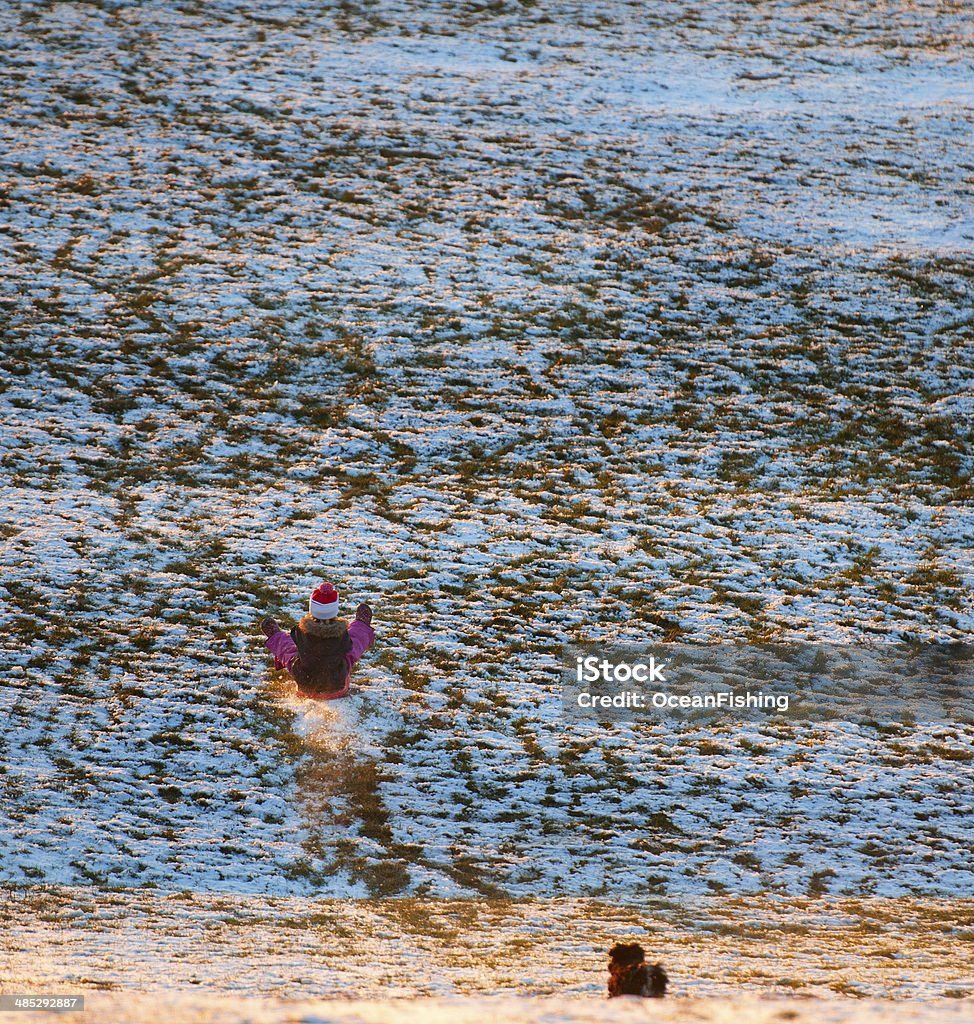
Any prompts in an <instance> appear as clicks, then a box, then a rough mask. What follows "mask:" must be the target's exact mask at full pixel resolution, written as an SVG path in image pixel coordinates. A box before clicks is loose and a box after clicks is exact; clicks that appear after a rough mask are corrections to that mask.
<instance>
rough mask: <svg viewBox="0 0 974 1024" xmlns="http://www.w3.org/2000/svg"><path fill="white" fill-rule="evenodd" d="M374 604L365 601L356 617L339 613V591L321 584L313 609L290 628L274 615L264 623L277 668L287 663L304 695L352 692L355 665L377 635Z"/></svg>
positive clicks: (322, 696)
mask: <svg viewBox="0 0 974 1024" xmlns="http://www.w3.org/2000/svg"><path fill="white" fill-rule="evenodd" d="M371 623H372V609H371V608H370V607H369V606H368V605H367V604H360V605H359V606H358V608H357V609H356V611H355V620H354V621H353V622H350V623H349V622H346V621H345V619H340V618H338V591H337V590H335V588H334V587H333V586H332V585H331V584H330V583H322V584H321V585H320V586H319V587H318V588H317V589H316V590H315V591H314V593H313V594H312V595H311V600H310V601H309V602H308V614H307V615H305V616H304V618H302V619H301V621H300V622H299V623H298V624H297V625H296V626H295V627H294V629H292V630H291V632H290V633H286V632H285V631H284V630H283V629H281V627H280V626H279V625H278V624H277V623H276V622H275V621H274V620H273V619H270V618H267V619H264V621H263V622H262V623H261V624H260V628H261V629H262V630H263V631H264V636H266V637H267V643H266V647H267V649H268V650H269V651H270V652H271V654H273V655H274V668H286V669H287V670H288V672H290V673H291V676H292V677H293V678H294V681H295V682H296V683H297V684H298V693H299V694H300V695H301V696H302V697H312V698H314V699H315V700H333V699H334V698H336V697H344V696H345V695H346V694H347V693H348V688H349V684H350V682H351V672H352V666H353V665H354V664H355V662H357V661H358V660H359V658H361V657H362V655H363V654H364V653H365V652H366V651H367V650H368V648H369V646H370V645H371V643H372V641H373V640H374V639H375V631H374V630H373V629H372V625H371Z"/></svg>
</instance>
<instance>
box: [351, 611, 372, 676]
mask: <svg viewBox="0 0 974 1024" xmlns="http://www.w3.org/2000/svg"><path fill="white" fill-rule="evenodd" d="M348 636H349V639H350V640H351V641H352V649H351V650H350V651H349V652H348V654H346V655H345V661H346V662H347V663H348V668H349V671H351V668H352V666H353V665H354V664H355V662H357V661H358V660H359V658H361V657H362V655H363V654H365V652H366V651H367V650H368V649H369V647H370V646H371V644H372V641H373V640H374V639H375V630H374V629H373V628H372V627H371V626H366V624H365V623H364V622H359V621H358V619H356V620H355V621H354V622H352V623H351V624H350V625H349V627H348Z"/></svg>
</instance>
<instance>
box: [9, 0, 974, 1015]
mask: <svg viewBox="0 0 974 1024" xmlns="http://www.w3.org/2000/svg"><path fill="white" fill-rule="evenodd" d="M0 38H3V39H4V40H5V46H4V47H3V48H2V49H0V65H2V72H3V78H4V105H3V109H2V110H0V140H2V156H0V213H2V217H0V254H2V260H0V316H2V321H3V331H2V335H0V414H2V422H3V430H2V431H0V468H2V472H0V712H2V714H3V716H4V719H5V722H6V728H5V729H4V730H3V732H2V734H0V881H2V883H3V884H4V885H6V886H9V887H11V889H12V891H19V889H20V888H21V887H24V886H30V885H44V886H55V887H74V886H79V885H84V886H89V887H90V888H91V890H92V891H93V892H96V893H102V894H104V893H108V892H111V891H112V890H114V889H116V888H123V889H128V888H132V889H145V890H146V891H149V892H151V891H158V892H160V893H163V892H166V893H168V892H173V891H182V890H187V891H194V892H200V893H210V894H215V893H222V894H225V897H226V898H227V899H245V898H257V897H267V898H271V897H273V898H280V899H304V898H311V897H312V896H313V897H315V898H322V899H330V900H345V899H349V900H352V899H363V898H365V897H385V896H392V895H396V896H409V897H414V898H418V899H428V900H436V899H458V900H471V899H476V898H490V899H497V900H504V899H509V898H516V899H525V900H527V899H534V898H537V897H538V896H539V895H542V894H543V895H547V896H552V897H554V896H557V897H564V898H576V897H598V898H601V899H604V900H607V901H616V902H617V903H619V904H620V905H624V904H626V903H627V901H640V900H643V899H645V898H648V897H656V898H667V899H672V900H675V901H680V900H689V899H701V898H704V897H708V896H721V895H722V894H724V895H730V896H738V895H742V896H748V897H753V898H758V897H770V896H776V897H781V898H804V897H806V896H813V897H819V896H822V895H823V894H831V895H832V896H833V897H834V898H836V899H843V898H852V897H856V898H863V897H875V898H892V899H897V898H904V899H906V898H911V899H917V900H920V901H924V900H926V901H930V902H931V905H935V904H936V901H938V900H941V899H946V898H963V897H966V896H968V894H969V893H970V892H971V887H972V884H974V869H972V867H971V865H970V850H971V844H972V824H971V823H972V820H974V818H972V815H974V732H972V730H971V727H970V726H964V725H960V724H956V723H951V722H946V721H941V722H918V723H910V722H894V723H889V722H870V721H868V720H864V721H862V722H830V723H802V722H798V721H789V722H767V723H758V724H755V723H742V722H738V721H734V720H726V721H722V722H717V723H716V724H715V723H710V724H699V723H698V724H693V723H684V724H679V723H674V722H668V721H661V720H658V721H649V722H645V721H644V722H634V723H615V724H613V725H608V726H600V725H598V724H596V723H595V722H586V721H583V720H572V721H567V720H565V718H564V717H563V715H562V711H561V703H560V699H559V687H558V671H557V657H558V653H559V651H560V650H561V648H563V647H565V646H567V645H572V644H578V643H585V642H598V641H606V640H613V641H616V640H618V641H630V642H645V641H647V640H654V641H655V640H662V639H664V638H677V637H678V638H680V639H684V640H697V641H715V640H721V641H731V640H742V641H743V640H747V641H755V640H757V641H761V640H800V639H827V640H830V641H835V640H842V641H847V642H849V643H853V644H855V643H861V642H864V641H870V642H874V641H877V640H879V641H903V640H917V639H928V640H937V641H957V640H964V639H968V638H969V637H970V636H971V633H972V629H974V602H972V599H971V593H972V587H974V555H972V551H974V516H972V514H971V471H972V463H974V456H972V451H974V448H972V440H974V438H972V435H971V422H970V412H971V408H972V398H971V396H972V394H974V359H972V355H974V353H972V345H974V335H972V332H971V325H972V318H971V312H970V295H971V283H972V279H974V269H972V268H974V217H972V211H974V178H972V170H974V132H972V131H971V127H972V110H974V86H972V83H974V67H972V64H974V59H972V53H974V15H972V12H971V10H970V8H969V5H966V4H961V3H956V2H948V0H943V2H940V3H936V2H932V0H931V2H929V3H913V4H896V5H887V4H883V5H870V4H862V3H859V2H853V0H828V2H823V3H818V4H814V5H808V4H801V5H795V4H792V3H786V2H774V0H772V2H767V3H761V4H753V3H748V2H744V0H740V2H738V0H722V2H715V3H710V4H703V5H700V4H689V3H683V2H679V0H668V2H661V3H657V4H651V5H644V4H628V3H623V2H622V0H594V2H585V3H581V2H569V0H565V2H560V3H555V4H542V5H532V4H515V3H508V2H498V3H492V4H481V3H473V2H469V3H468V2H459V0H458V2H448V0H444V2H440V3H437V4H425V3H419V2H414V0H380V2H376V3H356V2H349V3H342V4H340V5H331V4H319V3H312V2H310V0H289V2H286V3H275V4H273V5H258V4H249V3H239V2H237V0H233V2H231V0H214V2H207V3H202V2H197V0H186V2H183V3H179V4H172V3H167V2H161V0H157V2H153V0H147V2H145V3H139V4H126V3H121V2H115V0H98V2H96V3H81V2H76V3H75V2H69V3H51V2H47V0H11V2H8V3H6V4H3V5H2V7H0ZM323 578H331V579H333V580H334V581H335V582H336V583H337V584H338V586H339V588H340V590H341V592H342V595H343V602H344V605H343V607H344V608H346V609H348V610H351V609H352V608H354V606H355V604H356V603H357V602H358V601H359V600H368V601H370V602H371V603H372V604H373V605H374V607H375V615H376V619H375V625H376V628H377V633H378V642H377V644H376V646H375V648H374V649H373V650H372V651H370V652H369V653H368V655H367V656H366V658H365V659H364V660H363V662H362V663H361V664H360V666H359V667H358V668H357V669H356V673H355V686H354V688H353V692H352V696H351V697H350V698H348V699H347V700H345V701H342V702H339V703H337V704H336V705H334V706H328V707H318V706H311V705H309V704H308V703H307V702H303V701H299V700H297V699H295V698H294V696H293V694H292V693H291V690H290V688H289V687H288V685H287V680H286V679H285V678H283V677H281V676H280V675H279V674H274V673H273V672H271V671H270V670H269V668H268V658H267V655H266V652H265V651H264V650H263V648H262V642H261V637H260V633H259V628H258V623H259V621H260V619H261V618H262V617H263V616H264V615H265V614H273V615H275V616H276V617H278V618H279V619H281V621H282V622H283V621H286V622H290V621H291V620H292V619H294V618H296V617H297V616H298V615H300V614H301V611H302V610H303V606H304V604H305V602H306V599H307V594H308V592H309V590H310V589H311V588H312V587H313V585H314V584H315V583H316V582H317V581H319V580H321V579H323ZM59 891H60V890H59ZM271 916H273V913H272V914H271ZM963 927H968V928H969V925H967V926H962V925H958V928H961V929H963ZM965 934H966V933H965ZM724 994H726V993H724ZM194 1012H195V1011H194ZM201 1012H202V1011H201ZM214 1012H216V1011H214ZM261 1012H263V1011H261ZM267 1012H268V1013H271V1012H277V1011H271V1010H268V1011H267ZM282 1012H283V1011H282ZM336 1012H337V1011H336ZM348 1012H349V1013H351V1012H353V1011H352V1010H349V1011H348ZM356 1012H358V1011H356ZM362 1012H366V1011H364V1010H363V1011H362ZM369 1012H372V1011H369ZM375 1012H376V1013H380V1012H385V1011H384V1010H379V1009H376V1010H375ZM470 1012H477V1011H474V1010H472V1011H470ZM525 1012H534V1011H533V1010H531V1011H525ZM539 1012H540V1011H539ZM552 1012H558V1013H561V1012H563V1011H562V1010H560V1009H559V1010H557V1011H552ZM564 1012H566V1013H568V1012H569V1011H568V1010H566V1011H564ZM571 1012H575V1011H571ZM578 1012H587V1011H581V1010H579V1011H578ZM626 1012H630V1011H626ZM631 1012H636V1011H631ZM639 1012H648V1011H639ZM666 1012H669V1011H666ZM707 1012H711V1011H710V1010H708V1011H707ZM713 1012H714V1013H717V1012H718V1010H716V1009H715V1010H713ZM719 1012H723V1010H720V1011H719ZM801 1012H804V1011H801ZM849 1012H852V1011H851V1010H850V1011H849ZM857 1012H860V1011H857ZM869 1012H873V1010H868V1011H867V1010H866V1009H863V1010H862V1011H861V1013H863V1014H867V1013H869ZM875 1012H876V1013H880V1012H885V1011H881V1010H876V1011H875ZM889 1012H890V1013H898V1012H899V1011H898V1010H897V1011H893V1010H890V1011H889ZM931 1012H933V1011H931ZM945 1012H946V1011H945ZM566 1019H567V1018H566ZM715 1019H716V1018H715ZM824 1019H827V1018H824ZM843 1019H845V1018H843ZM849 1019H858V1018H849ZM863 1019H872V1018H867V1017H863ZM877 1019H878V1018H877ZM890 1019H896V1018H895V1017H891V1018H890Z"/></svg>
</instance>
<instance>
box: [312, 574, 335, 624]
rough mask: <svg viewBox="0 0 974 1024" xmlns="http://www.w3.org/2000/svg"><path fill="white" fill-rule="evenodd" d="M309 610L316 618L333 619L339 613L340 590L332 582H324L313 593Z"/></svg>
mask: <svg viewBox="0 0 974 1024" xmlns="http://www.w3.org/2000/svg"><path fill="white" fill-rule="evenodd" d="M308 611H309V612H310V613H311V614H312V615H313V616H314V617H315V618H316V619H333V618H335V616H336V615H337V614H338V591H337V590H336V589H335V588H334V587H333V586H332V585H331V584H330V583H327V582H325V583H322V584H321V586H319V587H318V589H317V590H316V591H315V592H314V593H313V594H312V595H311V600H310V601H309V602H308Z"/></svg>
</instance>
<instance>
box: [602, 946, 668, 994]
mask: <svg viewBox="0 0 974 1024" xmlns="http://www.w3.org/2000/svg"><path fill="white" fill-rule="evenodd" d="M668 980H669V979H668V978H667V977H666V971H664V970H663V968H662V966H661V965H660V964H648V963H646V954H645V952H644V951H643V947H642V946H640V945H639V944H638V943H636V942H632V943H629V944H626V943H624V942H619V943H617V944H616V945H614V946H613V947H612V949H610V950H609V998H610V999H613V998H615V997H616V996H646V997H647V998H650V999H662V998H663V996H664V995H665V994H666V983H667V981H668Z"/></svg>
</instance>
